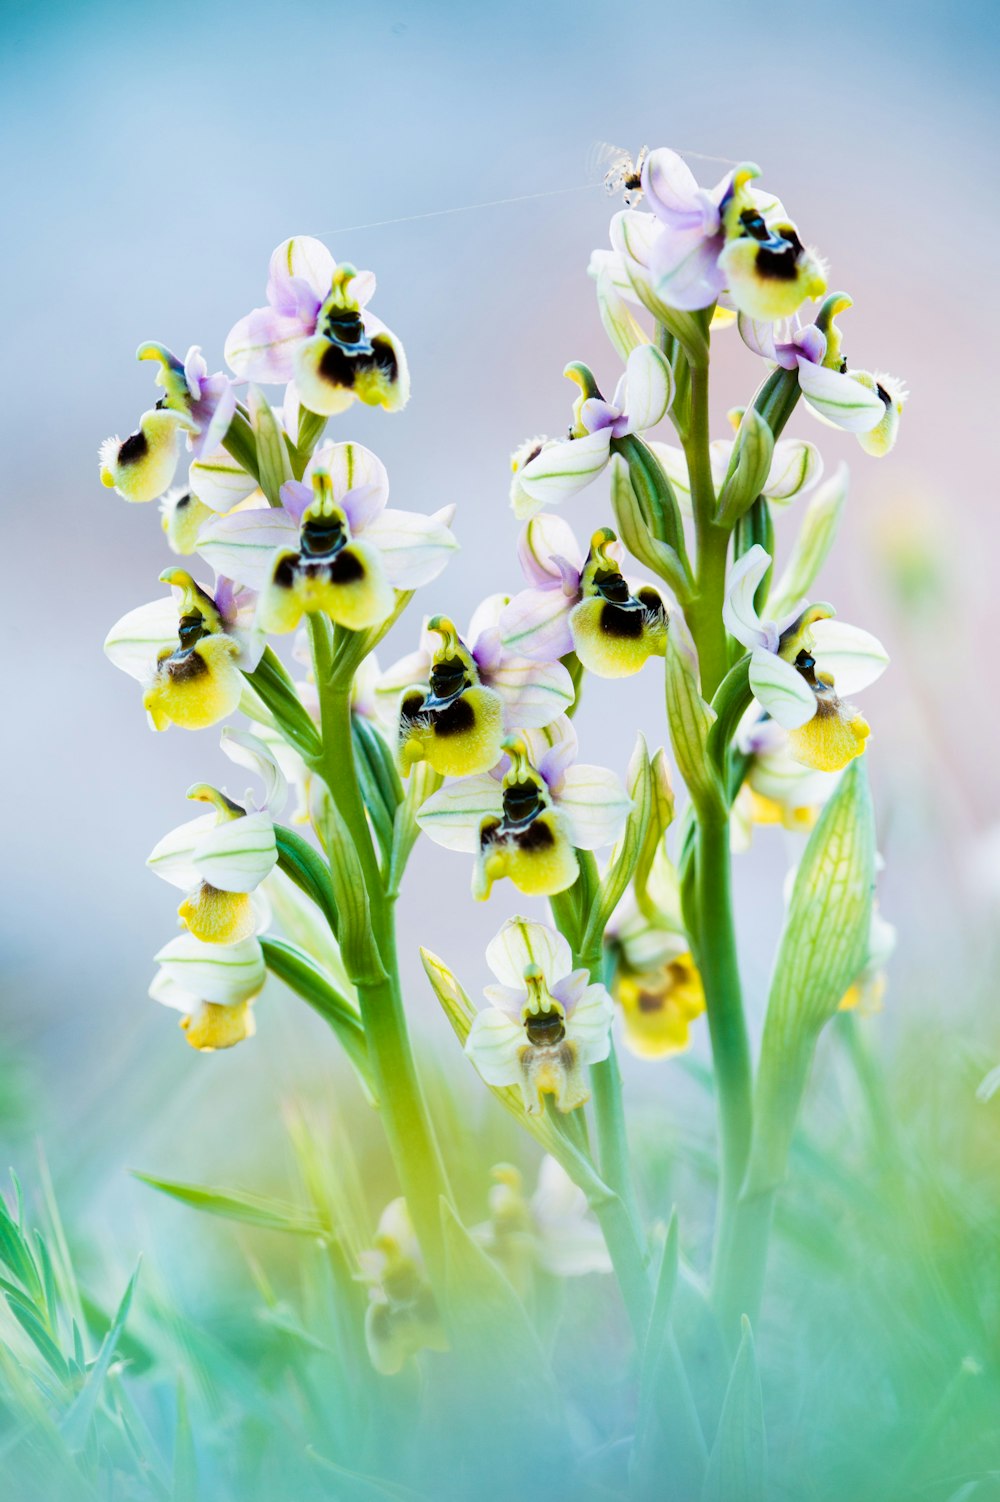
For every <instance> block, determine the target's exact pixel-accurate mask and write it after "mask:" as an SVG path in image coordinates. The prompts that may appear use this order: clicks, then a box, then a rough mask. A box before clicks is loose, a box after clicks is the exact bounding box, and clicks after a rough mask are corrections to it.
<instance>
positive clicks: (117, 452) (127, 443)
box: [100, 407, 188, 501]
mask: <svg viewBox="0 0 1000 1502" xmlns="http://www.w3.org/2000/svg"><path fill="white" fill-rule="evenodd" d="M186 427H188V419H187V418H186V417H185V416H184V414H183V413H182V412H171V411H169V410H168V409H167V408H166V407H151V408H150V410H149V411H148V412H144V413H143V414H142V416H141V417H140V418H139V426H138V428H137V429H136V431H135V432H134V433H130V434H129V436H128V437H127V438H124V439H122V438H119V437H118V436H117V434H116V435H115V437H114V438H105V440H104V442H103V443H102V444H101V447H100V461H101V484H102V485H106V486H107V487H108V488H109V490H110V489H113V490H116V491H117V492H118V494H119V495H120V496H123V497H124V499H125V500H126V501H155V500H156V498H157V497H158V496H161V495H162V494H163V492H164V491H165V490H166V489H167V488H168V487H169V485H170V482H171V480H172V479H173V478H174V470H175V469H176V468H177V439H178V433H179V430H180V429H181V428H186Z"/></svg>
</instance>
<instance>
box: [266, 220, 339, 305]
mask: <svg viewBox="0 0 1000 1502" xmlns="http://www.w3.org/2000/svg"><path fill="white" fill-rule="evenodd" d="M336 269H337V263H336V261H335V260H334V259H333V256H332V255H331V254H330V252H329V251H328V250H327V248H326V246H325V245H324V244H323V243H322V241H321V240H315V239H314V238H313V237H312V235H293V236H292V238H291V239H290V240H283V241H282V242H281V244H280V245H279V246H278V247H277V248H276V249H275V250H274V251H273V252H272V254H271V261H270V265H269V268H268V270H269V275H268V279H267V300H268V302H269V303H270V304H271V306H272V308H275V309H276V310H278V311H279V312H282V313H299V312H302V311H304V308H305V307H306V306H308V301H311V302H312V303H313V304H314V307H313V310H312V311H313V322H314V324H315V315H316V312H317V310H318V309H319V305H320V303H322V302H323V301H324V299H325V298H326V297H328V296H329V293H330V288H331V286H332V284H333V273H334V272H335V271H336Z"/></svg>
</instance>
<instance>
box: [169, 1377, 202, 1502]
mask: <svg viewBox="0 0 1000 1502" xmlns="http://www.w3.org/2000/svg"><path fill="white" fill-rule="evenodd" d="M198 1496H199V1488H198V1460H197V1456H196V1453H195V1448H194V1435H193V1434H192V1432H191V1419H190V1416H189V1414H188V1405H187V1394H186V1393H185V1391H184V1386H183V1383H181V1382H180V1381H178V1383H177V1422H176V1424H175V1425H174V1469H173V1477H172V1483H171V1488H170V1497H171V1502H198Z"/></svg>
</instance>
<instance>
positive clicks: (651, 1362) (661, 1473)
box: [630, 1215, 706, 1502]
mask: <svg viewBox="0 0 1000 1502" xmlns="http://www.w3.org/2000/svg"><path fill="white" fill-rule="evenodd" d="M678 1266H679V1242H678V1232H677V1218H676V1216H675V1215H672V1216H671V1219H670V1226H669V1228H668V1231H667V1239H666V1243H665V1245H664V1248H663V1256H662V1257H661V1259H660V1270H659V1274H658V1277H657V1282H656V1293H655V1296H654V1299H653V1312H652V1314H651V1316H650V1321H649V1331H648V1333H647V1336H646V1346H645V1349H644V1351H643V1354H642V1367H641V1371H640V1376H639V1398H638V1406H637V1412H636V1425H635V1440H634V1442H633V1448H632V1458H631V1463H630V1475H631V1486H632V1490H631V1495H632V1497H633V1499H634V1502H662V1499H663V1497H664V1489H663V1483H664V1477H665V1476H669V1477H670V1482H671V1488H672V1489H671V1492H670V1495H672V1496H677V1497H678V1498H680V1497H685V1498H687V1497H696V1496H698V1494H699V1490H700V1488H701V1484H702V1479H703V1477H704V1474H705V1458H706V1448H705V1437H704V1435H703V1433H702V1429H701V1423H700V1421H699V1418H698V1411H697V1408H696V1407H695V1402H694V1397H693V1395H692V1393H691V1385H690V1382H689V1381H688V1376H687V1372H686V1371H685V1369H684V1362H683V1360H682V1359H681V1355H680V1351H679V1350H678V1347H677V1341H676V1339H675V1337H674V1333H673V1330H672V1328H671V1318H670V1317H671V1311H672V1308H673V1302H674V1294H675V1292H676V1289H677V1274H678Z"/></svg>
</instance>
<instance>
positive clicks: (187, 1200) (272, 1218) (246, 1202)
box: [133, 1172, 328, 1237]
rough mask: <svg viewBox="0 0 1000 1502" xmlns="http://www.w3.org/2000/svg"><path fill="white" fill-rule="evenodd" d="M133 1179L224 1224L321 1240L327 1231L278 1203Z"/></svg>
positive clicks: (306, 1215) (141, 1177) (170, 1181)
mask: <svg viewBox="0 0 1000 1502" xmlns="http://www.w3.org/2000/svg"><path fill="white" fill-rule="evenodd" d="M133 1177H134V1178H136V1179H139V1180H140V1182H141V1183H143V1184H148V1185H149V1186H150V1188H151V1189H158V1190H159V1191H160V1193H161V1194H168V1195H169V1196H170V1198H171V1199H175V1200H180V1202H181V1204H182V1205H188V1206H189V1207H190V1208H191V1209H192V1210H204V1211H205V1212H206V1213H207V1214H209V1215H221V1216H222V1217H223V1219H225V1220H238V1221H242V1222H243V1223H244V1224H245V1225H248V1226H257V1227H259V1228H260V1229H261V1230H265V1231H285V1232H287V1233H289V1234H290V1235H293V1236H318V1237H325V1236H326V1235H327V1234H328V1233H327V1228H326V1226H324V1224H323V1222H322V1221H321V1220H319V1219H318V1218H317V1217H316V1216H314V1215H310V1214H309V1213H308V1211H305V1210H297V1209H295V1207H294V1206H291V1205H284V1204H282V1202H281V1201H280V1200H275V1199H269V1198H265V1197H264V1196H263V1195H259V1194H244V1193H242V1192H241V1191H240V1190H233V1189H206V1188H204V1187H203V1186H202V1185H200V1184H182V1183H180V1182H179V1181H178V1180H176V1179H160V1178H157V1177H156V1176H155V1175H154V1174H148V1173H136V1172H133Z"/></svg>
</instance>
